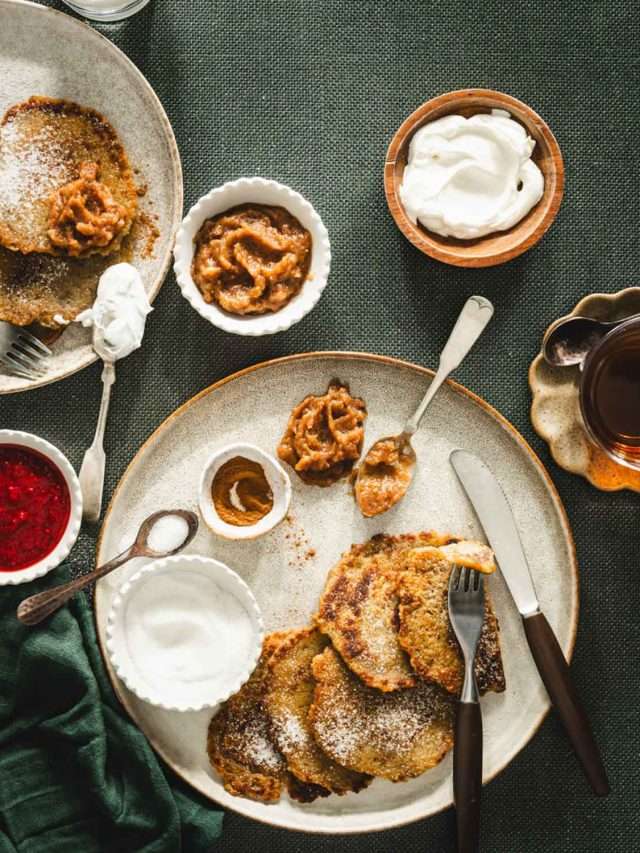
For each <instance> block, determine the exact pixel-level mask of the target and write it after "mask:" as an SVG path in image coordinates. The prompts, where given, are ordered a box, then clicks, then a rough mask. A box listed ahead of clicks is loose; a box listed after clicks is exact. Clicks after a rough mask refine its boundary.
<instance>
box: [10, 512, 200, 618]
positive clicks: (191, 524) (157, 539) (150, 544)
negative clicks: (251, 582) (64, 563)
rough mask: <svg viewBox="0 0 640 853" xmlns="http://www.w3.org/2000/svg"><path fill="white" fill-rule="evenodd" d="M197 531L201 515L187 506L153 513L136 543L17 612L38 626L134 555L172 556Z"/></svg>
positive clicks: (28, 600)
mask: <svg viewBox="0 0 640 853" xmlns="http://www.w3.org/2000/svg"><path fill="white" fill-rule="evenodd" d="M197 532H198V516H197V515H196V514H195V513H194V512H190V511H189V510H187V509H165V510H160V512H154V513H153V514H152V515H150V516H149V517H148V518H146V519H145V520H144V521H143V522H142V524H141V525H140V529H139V530H138V534H137V536H136V538H135V541H134V543H133V545H131V546H130V547H129V548H127V549H126V551H123V552H122V554H118V556H117V557H114V558H113V560H109V562H108V563H104V565H102V566H98V567H97V568H95V569H94V570H93V571H92V572H89V573H88V574H86V575H82V577H79V578H75V580H72V581H70V582H69V583H63V584H60V585H59V586H54V587H53V588H52V589H47V590H45V591H44V592H39V593H36V595H31V596H29V598H25V599H24V601H22V602H21V603H20V605H19V607H18V610H17V612H16V615H17V617H18V619H19V620H20V621H21V622H22V623H24V624H25V625H37V624H38V622H42V620H43V619H45V618H46V617H47V616H50V615H51V614H52V613H55V611H56V610H58V608H60V607H62V605H63V604H64V603H65V602H67V601H68V600H69V599H70V598H72V597H73V596H74V595H75V594H76V592H78V591H79V590H81V589H84V587H85V586H88V585H89V584H90V583H92V582H93V581H97V580H98V579H99V578H103V577H104V576H105V575H108V574H109V572H112V571H113V570H114V569H117V568H118V567H119V566H122V565H123V564H124V563H126V562H128V561H129V560H133V558H134V557H153V558H154V559H158V558H160V557H171V556H173V555H174V554H178V553H179V552H180V551H182V549H183V548H186V546H187V545H188V544H189V542H191V540H192V539H193V537H194V536H195V535H196V533H197Z"/></svg>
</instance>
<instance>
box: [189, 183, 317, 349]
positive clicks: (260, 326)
mask: <svg viewBox="0 0 640 853" xmlns="http://www.w3.org/2000/svg"><path fill="white" fill-rule="evenodd" d="M248 203H255V204H270V205H279V206H280V207H284V208H285V209H286V210H288V211H289V213H291V214H292V215H293V216H295V217H296V218H297V219H298V220H299V221H300V223H301V224H302V225H303V226H304V227H305V228H306V229H307V231H309V233H310V234H311V244H312V245H311V266H310V269H309V276H308V278H307V280H306V281H305V283H304V285H303V286H302V289H301V290H300V292H299V293H298V294H296V296H294V297H293V299H292V300H291V301H290V302H288V303H287V304H286V305H285V306H284V308H281V309H280V311H276V312H275V313H273V314H260V315H256V316H240V315H236V314H230V313H228V312H226V311H223V310H222V309H221V308H219V307H218V306H217V305H215V304H209V303H208V302H205V301H204V299H203V297H202V294H201V293H200V291H199V290H198V288H197V286H196V284H195V282H194V281H193V278H192V277H191V264H192V261H193V252H194V243H193V241H194V238H195V236H196V234H197V233H198V231H199V230H200V227H201V226H202V224H203V222H205V220H207V219H210V218H211V217H212V216H216V215H217V214H218V213H222V212H223V211H225V210H229V208H230V207H235V206H236V205H238V204H248ZM174 257H175V263H174V270H175V274H176V279H177V280H178V285H179V286H180V289H181V291H182V295H183V296H184V297H185V299H186V300H187V302H189V303H190V304H191V305H192V306H193V307H194V308H195V309H196V311H197V312H198V314H200V315H201V316H202V317H204V318H205V319H207V320H209V322H211V323H213V325H214V326H217V327H218V328H219V329H223V330H224V331H225V332H232V333H233V334H235V335H272V334H274V333H275V332H283V331H284V330H285V329H288V328H289V327H290V326H293V325H294V323H297V322H298V321H299V320H302V318H303V317H304V316H305V315H306V314H308V313H309V311H311V309H312V308H313V307H314V305H315V304H316V302H317V301H318V299H320V294H321V293H322V291H323V290H324V288H325V286H326V284H327V279H328V277H329V268H330V266H331V249H330V246H329V235H328V233H327V229H326V228H325V227H324V224H323V222H322V220H321V219H320V217H319V215H318V214H317V213H316V211H315V210H314V208H313V207H312V206H311V204H310V203H309V202H308V201H307V200H306V199H305V198H303V196H301V195H300V193H297V192H295V191H294V190H292V189H289V187H286V186H284V184H279V183H278V182H277V181H268V180H266V179H265V178H240V179H239V180H237V181H229V182H228V183H226V184H223V185H222V186H221V187H218V188H217V189H214V190H211V192H210V193H208V194H207V195H205V196H203V197H202V198H201V199H200V201H198V202H197V204H195V205H194V206H193V207H192V208H191V210H190V211H189V213H188V214H187V215H186V216H185V218H184V219H183V221H182V225H181V226H180V228H179V229H178V233H177V235H176V242H175V247H174Z"/></svg>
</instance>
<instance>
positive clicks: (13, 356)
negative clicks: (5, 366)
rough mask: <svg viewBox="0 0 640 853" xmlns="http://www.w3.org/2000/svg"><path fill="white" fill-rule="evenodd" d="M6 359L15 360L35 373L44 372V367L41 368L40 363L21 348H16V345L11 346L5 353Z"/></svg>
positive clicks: (15, 362) (23, 367) (20, 365)
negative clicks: (21, 350) (20, 349)
mask: <svg viewBox="0 0 640 853" xmlns="http://www.w3.org/2000/svg"><path fill="white" fill-rule="evenodd" d="M5 359H8V360H9V361H11V362H13V363H14V364H16V365H17V366H18V367H20V368H22V369H23V370H27V371H30V372H32V373H35V374H41V373H43V372H44V370H43V368H41V367H40V366H39V365H38V363H37V362H36V361H34V360H33V359H32V358H31V356H26V355H24V354H23V353H21V352H20V351H19V350H17V349H15V347H11V349H10V350H9V352H8V353H6V354H5Z"/></svg>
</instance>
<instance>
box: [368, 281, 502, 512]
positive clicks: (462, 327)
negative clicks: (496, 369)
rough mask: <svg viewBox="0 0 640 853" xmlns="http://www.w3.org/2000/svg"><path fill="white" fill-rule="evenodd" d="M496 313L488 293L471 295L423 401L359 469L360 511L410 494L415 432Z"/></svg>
mask: <svg viewBox="0 0 640 853" xmlns="http://www.w3.org/2000/svg"><path fill="white" fill-rule="evenodd" d="M492 317H493V305H492V304H491V302H489V300H488V299H485V298H484V296H470V297H469V299H467V301H466V302H465V304H464V307H463V309H462V311H461V312H460V316H459V317H458V319H457V321H456V324H455V326H454V327H453V331H452V332H451V334H450V335H449V340H448V341H447V343H446V344H445V347H444V349H443V350H442V353H441V354H440V362H439V365H438V370H437V371H436V374H435V376H434V377H433V379H432V380H431V384H430V385H429V389H428V391H427V393H426V394H425V395H424V398H423V399H422V402H421V403H420V405H419V406H418V408H417V409H416V411H415V412H414V414H413V415H412V416H411V417H410V418H409V420H408V421H407V423H406V424H405V427H404V429H403V430H402V432H401V433H400V435H391V436H387V437H386V438H380V439H378V441H376V442H375V444H373V445H372V447H371V448H370V449H369V451H368V453H367V455H366V456H365V457H364V459H363V461H362V463H361V464H360V466H359V468H358V469H357V471H356V473H355V483H354V491H355V496H356V501H357V503H358V506H359V507H360V512H361V513H362V514H363V515H364V516H366V517H367V518H371V517H372V516H374V515H380V514H381V513H383V512H386V511H387V510H388V509H391V507H392V506H395V504H397V503H398V501H399V500H401V499H402V498H403V497H404V495H405V494H406V492H407V489H408V488H409V486H410V485H411V481H412V479H413V470H414V467H415V464H416V453H415V450H414V449H413V447H412V446H411V436H412V435H413V434H414V433H415V432H416V430H417V429H418V427H419V426H420V422H421V421H422V418H423V416H424V413H425V412H426V411H427V407H428V406H429V403H430V402H431V401H432V400H433V398H434V396H435V395H436V392H437V391H438V389H439V388H440V386H441V385H442V383H443V382H444V381H445V379H447V377H448V376H449V375H450V374H451V373H453V371H454V370H455V369H456V368H457V367H458V366H459V365H460V364H461V362H462V360H463V359H464V357H465V356H466V355H467V353H468V352H469V351H470V350H471V348H472V347H473V345H474V344H475V342H476V341H477V340H478V338H479V337H480V335H481V334H482V332H483V331H484V329H485V327H486V326H487V323H488V322H489V320H490V319H491V318H492Z"/></svg>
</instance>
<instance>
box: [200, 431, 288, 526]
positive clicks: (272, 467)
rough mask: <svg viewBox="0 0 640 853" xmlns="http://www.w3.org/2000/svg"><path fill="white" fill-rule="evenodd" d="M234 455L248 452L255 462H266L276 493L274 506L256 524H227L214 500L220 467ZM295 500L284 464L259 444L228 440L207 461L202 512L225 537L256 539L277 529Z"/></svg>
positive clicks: (263, 467) (270, 482)
mask: <svg viewBox="0 0 640 853" xmlns="http://www.w3.org/2000/svg"><path fill="white" fill-rule="evenodd" d="M234 456H244V457H245V458H246V459H249V460H250V461H251V462H257V463H258V465H261V466H262V470H263V471H264V475H265V477H266V478H267V482H268V483H269V486H270V488H271V493H272V495H273V507H272V508H271V512H268V513H267V514H266V515H265V516H264V517H263V518H261V519H260V520H259V521H257V522H256V523H255V524H248V525H246V526H236V525H234V524H227V522H226V521H223V520H222V519H221V518H220V516H219V515H218V513H217V511H216V508H215V506H214V503H213V498H212V494H211V488H212V486H213V479H214V477H215V475H216V474H217V472H218V470H219V469H220V468H221V467H222V466H223V465H224V463H225V462H228V461H229V460H230V459H233V458H234ZM290 504H291V480H290V479H289V475H288V474H287V472H286V471H285V470H284V468H283V467H282V465H280V463H279V462H278V461H276V459H274V457H273V456H271V455H270V454H269V453H265V452H264V450H261V449H260V448H259V447H256V446H255V444H228V445H226V446H225V447H222V448H221V449H220V450H216V451H215V453H213V454H212V455H211V456H210V457H209V459H208V461H207V464H206V465H205V468H204V471H203V472H202V477H201V478H200V492H199V501H198V506H199V509H200V514H201V515H202V517H203V518H204V520H205V523H206V525H207V527H209V529H210V530H213V532H214V533H216V534H217V535H218V536H222V537H223V538H224V539H256V538H257V537H258V536H263V535H264V534H265V533H268V532H269V531H270V530H273V528H274V527H276V526H277V525H278V524H280V522H281V521H282V520H283V519H284V517H285V516H286V514H287V513H288V512H289V505H290Z"/></svg>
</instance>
